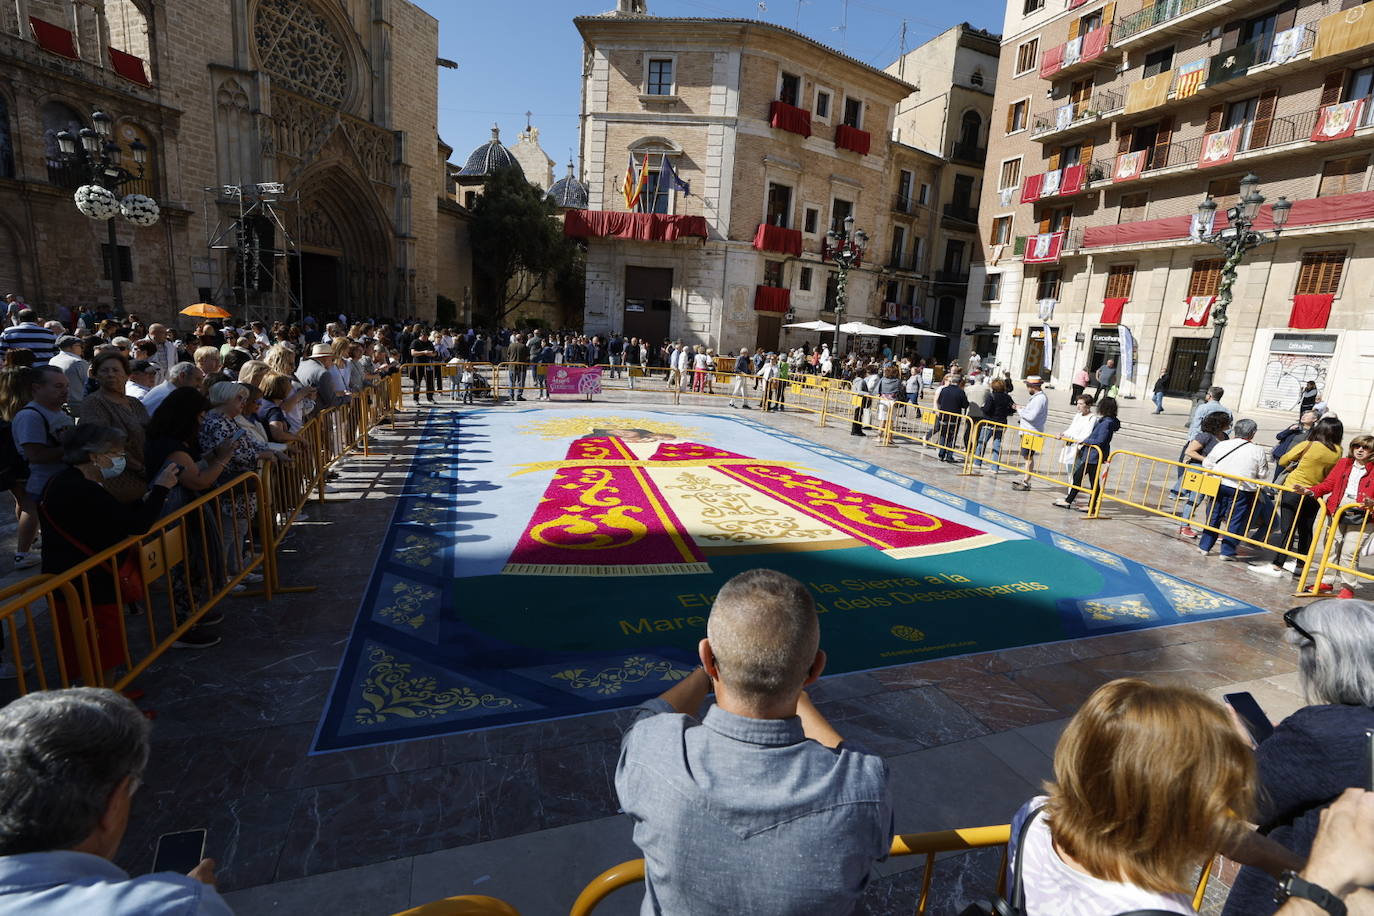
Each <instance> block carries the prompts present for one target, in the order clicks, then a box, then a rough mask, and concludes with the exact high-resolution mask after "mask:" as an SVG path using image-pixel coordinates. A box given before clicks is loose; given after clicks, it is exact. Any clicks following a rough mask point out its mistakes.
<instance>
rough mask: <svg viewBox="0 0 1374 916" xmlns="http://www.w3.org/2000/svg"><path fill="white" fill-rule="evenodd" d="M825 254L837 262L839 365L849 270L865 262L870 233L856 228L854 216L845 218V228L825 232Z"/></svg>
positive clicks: (836, 329)
mask: <svg viewBox="0 0 1374 916" xmlns="http://www.w3.org/2000/svg"><path fill="white" fill-rule="evenodd" d="M825 240H826V245H825V254H826V257H828V258H829V259H830V260H832V261H834V262H835V267H836V268H838V269H837V270H836V271H835V365H839V362H840V360H841V359H842V358H843V356H844V353H843V351H842V350H841V349H840V341H841V339H842V334H843V332H842V331H841V330H840V325H842V324H844V306H845V284H846V283H848V281H849V271H850V270H851V269H852V268H854V267H857V266H858V265H859V264H861V263H863V257H864V248H865V247H866V246H867V245H868V233H866V232H864V231H863V230H862V229H860V230H858V231H857V232H856V231H855V230H854V216H853V215H852V214H851V215H849V216H846V217H845V218H844V228H843V229H840V230H838V231H837V230H835V229H831V230H830V231H828V232H827V233H826V234H825Z"/></svg>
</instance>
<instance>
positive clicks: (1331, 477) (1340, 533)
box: [1293, 435, 1374, 598]
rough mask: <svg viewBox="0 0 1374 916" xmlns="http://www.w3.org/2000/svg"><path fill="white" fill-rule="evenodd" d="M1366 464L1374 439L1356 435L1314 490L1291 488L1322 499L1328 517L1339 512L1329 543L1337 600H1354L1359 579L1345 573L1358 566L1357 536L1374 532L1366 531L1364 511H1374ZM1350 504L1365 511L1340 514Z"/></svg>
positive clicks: (1373, 456)
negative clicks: (1335, 571)
mask: <svg viewBox="0 0 1374 916" xmlns="http://www.w3.org/2000/svg"><path fill="white" fill-rule="evenodd" d="M1370 462H1374V436H1369V435H1365V436H1356V437H1355V438H1354V439H1351V440H1350V455H1349V457H1346V458H1342V459H1341V460H1340V461H1337V462H1336V466H1335V467H1333V468H1332V469H1331V473H1329V474H1327V475H1326V479H1325V480H1323V481H1322V482H1321V483H1319V484H1317V485H1316V486H1314V487H1294V488H1293V489H1295V490H1297V491H1298V492H1299V493H1305V494H1307V495H1308V496H1317V497H1321V496H1325V497H1326V514H1327V516H1328V517H1331V516H1336V514H1337V513H1338V512H1340V515H1339V516H1337V517H1336V518H1335V519H1334V524H1335V525H1336V534H1335V537H1334V538H1333V540H1332V543H1331V546H1332V548H1333V549H1334V550H1335V551H1336V556H1337V557H1338V558H1339V559H1338V561H1337V562H1338V563H1339V565H1340V566H1341V567H1342V568H1341V569H1340V570H1339V571H1338V574H1339V576H1340V579H1341V590H1340V592H1339V593H1337V595H1336V597H1337V598H1354V597H1355V589H1357V588H1359V587H1360V579H1359V577H1358V576H1356V575H1355V574H1354V573H1353V572H1347V571H1346V570H1353V569H1357V568H1358V567H1359V563H1360V542H1361V541H1362V540H1364V538H1363V537H1362V536H1361V535H1362V534H1371V533H1374V532H1368V531H1366V529H1367V528H1368V526H1369V513H1368V510H1369V509H1374V474H1372V473H1370V471H1371V467H1370ZM1351 503H1356V504H1358V505H1359V506H1360V507H1361V508H1362V509H1363V510H1365V511H1360V510H1359V509H1349V510H1347V511H1345V512H1341V511H1340V510H1341V506H1345V505H1349V504H1351ZM1318 587H1319V588H1320V589H1321V590H1322V591H1330V590H1331V588H1332V584H1331V583H1330V582H1322V583H1321V584H1320V585H1319V586H1318Z"/></svg>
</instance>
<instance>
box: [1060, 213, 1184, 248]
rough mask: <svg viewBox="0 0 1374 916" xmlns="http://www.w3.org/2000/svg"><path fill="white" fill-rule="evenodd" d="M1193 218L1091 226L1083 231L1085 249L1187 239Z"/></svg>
mask: <svg viewBox="0 0 1374 916" xmlns="http://www.w3.org/2000/svg"><path fill="white" fill-rule="evenodd" d="M1192 222H1193V218H1192V217H1191V216H1166V217H1163V218H1161V219H1146V220H1139V221H1137V222H1133V223H1119V224H1118V225H1115V226H1089V227H1087V228H1086V229H1084V230H1083V244H1082V246H1081V247H1083V248H1105V247H1108V246H1115V245H1139V244H1141V243H1143V242H1162V241H1165V240H1167V239H1186V238H1187V237H1188V227H1189V226H1190V225H1192Z"/></svg>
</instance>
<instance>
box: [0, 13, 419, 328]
mask: <svg viewBox="0 0 1374 916" xmlns="http://www.w3.org/2000/svg"><path fill="white" fill-rule="evenodd" d="M437 45H438V24H437V22H436V21H435V20H434V19H433V18H432V17H430V16H429V15H428V14H426V13H424V12H423V11H421V10H420V9H419V8H418V7H416V6H414V5H412V4H410V3H407V2H405V0H222V2H212V0H191V2H179V3H175V4H156V3H151V2H147V0H79V2H74V0H6V2H5V3H4V4H0V60H3V61H4V63H5V65H6V66H5V67H4V69H3V72H0V284H3V285H5V286H6V287H11V286H12V287H14V288H15V289H17V290H19V291H21V292H23V293H24V294H25V295H26V297H27V298H28V299H29V301H31V302H35V303H38V304H41V305H45V306H47V305H51V306H54V307H55V306H56V305H58V304H67V305H69V306H75V305H77V304H79V303H83V302H93V303H101V302H104V303H108V302H109V300H110V292H109V282H108V280H107V279H105V276H106V270H107V269H108V268H106V267H103V265H102V256H101V248H100V245H101V244H102V243H103V242H104V239H105V232H106V227H105V226H104V225H101V224H97V223H95V222H93V221H91V220H88V219H86V218H85V217H83V216H81V215H80V214H79V213H78V212H77V211H76V209H75V207H74V206H73V205H72V200H71V188H72V186H73V182H74V181H75V176H74V175H73V174H71V173H70V170H68V169H65V168H64V167H63V166H62V164H61V162H60V160H59V157H58V156H57V148H56V141H55V136H56V133H57V131H59V130H62V129H73V130H79V129H80V128H81V127H89V126H90V115H91V112H92V110H93V109H95V108H100V109H101V110H103V111H105V112H107V113H109V114H110V115H111V116H112V117H113V118H114V122H115V137H114V139H116V140H117V141H119V142H121V143H125V144H127V143H128V142H129V141H130V140H132V139H133V138H135V137H137V138H139V139H141V140H142V141H143V142H144V143H145V144H146V145H147V146H148V147H149V156H148V159H149V166H148V169H147V172H146V178H145V180H144V181H143V182H142V183H141V186H140V187H138V188H134V189H126V190H142V191H143V192H144V193H147V194H148V195H149V196H152V197H153V198H155V199H156V200H157V201H158V202H159V204H160V205H161V207H162V215H163V218H162V220H161V222H159V223H158V224H157V225H155V226H153V227H150V228H140V229H136V228H134V227H133V226H132V225H131V224H128V223H127V222H124V221H122V220H118V219H117V223H118V224H117V230H118V236H119V240H118V244H119V245H120V246H121V248H126V249H127V251H120V252H117V258H116V259H117V260H120V261H122V268H123V270H124V271H125V276H126V282H125V284H124V292H125V301H126V306H127V307H128V308H129V309H130V310H136V311H138V312H139V313H141V314H144V315H156V316H160V317H168V316H171V315H172V314H174V313H175V312H176V311H178V310H179V309H180V308H181V307H184V306H185V305H186V304H189V303H191V302H195V301H198V300H204V299H209V300H211V301H215V302H216V303H217V304H220V305H223V306H225V307H228V308H230V309H231V310H233V311H235V312H236V313H239V314H243V313H247V314H253V315H262V316H264V317H274V316H280V317H285V316H286V315H288V314H289V313H290V312H289V309H290V308H291V307H292V296H290V295H288V294H287V291H288V290H290V291H292V292H293V293H299V294H300V295H301V296H302V297H303V300H304V308H305V311H307V312H313V313H318V314H329V313H333V312H339V311H346V312H350V313H354V314H390V315H408V314H420V315H432V314H433V309H434V300H435V295H436V262H437V260H438V256H439V253H438V250H437V248H436V242H437V233H438V229H437V219H438V215H437V214H438V209H439V198H440V197H441V196H443V193H444V186H443V172H442V170H441V169H439V168H435V167H434V165H433V163H434V158H435V145H434V144H435V142H436V137H437V134H436V115H437V93H438V88H437V78H436V74H435V60H436V54H437ZM6 152H8V155H6ZM272 182H279V183H282V184H284V185H285V191H284V193H281V194H275V195H267V196H275V197H277V198H278V200H277V203H276V204H275V205H274V206H273V208H272V210H271V211H270V212H269V211H268V210H266V209H264V208H262V207H259V208H258V209H257V210H256V211H252V206H251V205H252V199H253V196H254V195H253V192H252V191H251V190H250V194H249V199H248V202H247V203H246V204H245V203H244V201H243V200H242V199H240V197H239V196H238V195H237V194H236V193H229V192H227V191H226V190H225V189H227V188H230V187H234V186H244V185H248V186H256V185H258V184H260V183H272ZM241 207H242V208H245V209H248V210H250V211H251V212H250V213H249V218H248V219H246V220H244V221H243V222H242V226H243V227H244V229H245V231H244V232H243V233H239V232H236V231H231V230H232V229H233V228H234V227H235V226H236V225H238V224H237V223H236V220H238V217H239V216H240V213H241ZM240 239H242V242H243V243H242V244H241V242H240ZM212 243H217V247H212ZM245 265H247V266H248V267H249V268H250V269H249V270H247V271H245V270H244V267H245Z"/></svg>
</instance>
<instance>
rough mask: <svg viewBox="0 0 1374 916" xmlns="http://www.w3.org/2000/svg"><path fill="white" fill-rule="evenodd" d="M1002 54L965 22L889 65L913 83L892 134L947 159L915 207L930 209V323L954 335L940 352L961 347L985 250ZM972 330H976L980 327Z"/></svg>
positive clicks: (993, 38) (899, 108) (984, 34)
mask: <svg viewBox="0 0 1374 916" xmlns="http://www.w3.org/2000/svg"><path fill="white" fill-rule="evenodd" d="M1000 53H1001V48H1000V45H999V36H997V35H992V34H990V33H988V32H985V31H983V30H981V29H975V28H973V27H972V26H970V25H969V24H968V23H967V22H965V23H961V24H960V25H957V26H955V27H954V28H952V29H948V30H947V31H945V32H943V33H941V34H940V35H937V36H936V37H935V38H932V39H931V40H930V41H928V42H926V43H925V44H923V45H921V46H920V47H918V48H915V49H914V50H912V51H909V52H907V53H906V54H904V55H902V56H901V57H900V58H898V59H897V60H896V61H895V62H893V63H892V64H891V65H890V66H888V67H887V72H888V73H891V74H893V75H895V76H897V77H899V78H901V79H904V80H906V81H907V82H909V83H912V84H913V85H914V86H915V87H916V88H915V91H913V92H912V93H911V95H909V96H907V97H906V98H905V99H903V100H902V101H901V103H900V104H898V106H897V113H896V117H895V119H894V128H895V133H894V136H895V138H896V139H897V140H898V141H900V142H902V143H905V144H909V145H911V146H914V147H917V148H920V149H923V150H929V151H931V152H933V153H934V154H935V155H936V156H939V157H943V159H944V167H943V168H942V169H941V170H940V173H939V176H938V178H937V180H936V182H935V184H934V185H932V186H931V188H930V189H929V191H928V193H926V194H925V195H924V196H925V197H926V198H928V200H925V201H922V200H920V199H918V200H917V201H915V205H916V206H918V207H930V208H931V217H932V218H933V222H934V230H933V234H932V239H931V241H932V244H933V247H932V248H931V249H930V254H929V255H928V261H929V270H928V273H927V274H926V275H925V279H926V280H927V287H926V288H927V290H928V292H929V296H928V306H929V308H928V314H927V315H926V317H927V319H928V320H929V323H930V326H931V328H932V329H934V330H936V331H939V332H940V333H942V334H947V335H949V338H948V341H949V342H948V346H947V347H946V348H943V349H942V350H941V352H942V354H944V350H945V349H947V350H948V351H949V352H948V353H947V354H944V355H948V356H953V355H955V353H956V352H957V349H958V347H959V342H960V337H961V336H962V332H963V329H964V326H965V325H964V301H965V299H966V297H967V294H968V282H969V274H970V271H971V269H972V265H973V262H975V261H977V260H978V259H979V258H980V257H981V256H982V249H981V247H980V246H979V244H978V204H979V198H980V196H981V194H982V189H983V163H984V160H985V158H986V157H987V141H988V134H989V130H990V127H991V122H992V99H993V89H994V87H995V86H996V85H997V64H998V57H999V55H1000ZM919 196H920V195H919V194H918V197H919ZM972 330H974V331H975V334H976V333H978V332H981V331H982V330H983V329H980V328H975V329H972ZM975 349H976V347H975Z"/></svg>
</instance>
